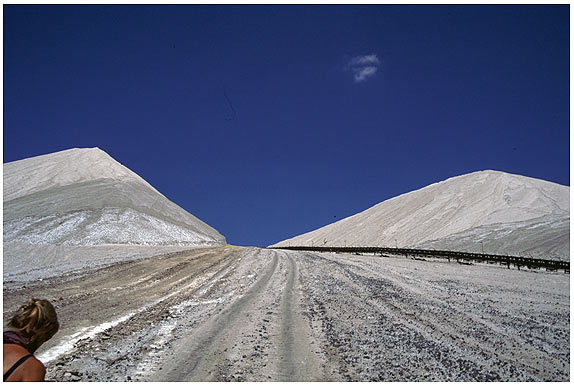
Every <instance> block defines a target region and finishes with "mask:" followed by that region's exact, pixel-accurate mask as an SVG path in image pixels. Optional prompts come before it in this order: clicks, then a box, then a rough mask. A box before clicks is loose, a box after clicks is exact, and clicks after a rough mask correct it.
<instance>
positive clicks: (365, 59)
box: [351, 54, 381, 65]
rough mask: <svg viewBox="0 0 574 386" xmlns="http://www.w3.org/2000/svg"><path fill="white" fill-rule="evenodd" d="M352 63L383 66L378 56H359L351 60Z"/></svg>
mask: <svg viewBox="0 0 574 386" xmlns="http://www.w3.org/2000/svg"><path fill="white" fill-rule="evenodd" d="M351 63H352V64H354V65H372V64H381V61H380V60H379V58H377V55H375V54H373V55H364V56H357V57H354V58H353V59H351Z"/></svg>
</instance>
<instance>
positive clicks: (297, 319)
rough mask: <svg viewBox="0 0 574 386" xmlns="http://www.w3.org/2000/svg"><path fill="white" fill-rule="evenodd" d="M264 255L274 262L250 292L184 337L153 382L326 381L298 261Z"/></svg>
mask: <svg viewBox="0 0 574 386" xmlns="http://www.w3.org/2000/svg"><path fill="white" fill-rule="evenodd" d="M259 258H262V259H263V258H267V260H268V261H269V263H268V264H267V266H266V267H264V270H262V271H261V274H260V275H259V277H258V279H257V281H256V282H255V283H254V284H253V285H252V286H251V287H250V288H249V290H247V291H246V292H245V293H244V294H243V295H241V296H239V297H237V298H236V299H235V300H233V301H232V302H230V303H229V304H227V305H226V306H225V308H223V309H222V310H221V311H220V312H219V313H218V314H217V315H215V316H214V317H213V318H211V319H210V320H208V321H206V322H205V323H204V324H203V325H202V326H201V327H199V328H198V329H197V330H196V331H194V332H193V333H192V334H190V335H189V336H187V337H185V338H184V339H182V341H181V342H180V344H178V345H177V346H176V347H174V351H175V352H177V356H173V357H172V358H171V361H172V362H171V364H170V366H169V367H168V368H167V369H164V371H161V372H158V373H155V374H153V376H152V377H151V378H150V380H157V381H160V380H161V381H179V380H188V381H221V380H248V381H249V380H251V381H255V380H264V379H272V380H277V381H302V380H312V379H318V380H319V379H321V376H320V368H319V365H318V361H319V359H318V358H317V357H316V354H315V353H314V352H312V351H311V347H312V345H311V343H310V342H309V337H310V336H311V332H310V328H309V321H308V320H305V319H304V316H303V315H304V310H303V309H302V306H301V303H300V301H301V298H302V294H301V293H300V284H299V283H298V281H299V277H298V274H297V266H296V263H295V261H294V260H293V258H292V257H289V256H288V254H286V253H281V252H278V251H261V252H260V254H259ZM316 349H317V348H316Z"/></svg>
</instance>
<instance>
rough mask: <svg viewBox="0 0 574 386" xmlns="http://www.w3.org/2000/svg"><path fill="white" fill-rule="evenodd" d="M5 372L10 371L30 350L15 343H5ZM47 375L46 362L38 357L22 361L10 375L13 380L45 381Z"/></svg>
mask: <svg viewBox="0 0 574 386" xmlns="http://www.w3.org/2000/svg"><path fill="white" fill-rule="evenodd" d="M3 354H4V358H3V359H4V366H3V367H4V373H6V372H7V371H8V369H9V368H10V367H12V366H13V365H14V364H15V363H16V362H18V360H20V359H21V358H22V357H24V356H26V355H28V354H29V352H28V350H26V349H24V348H23V347H21V346H18V345H15V344H4V345H3ZM45 375H46V369H45V367H44V364H42V362H40V361H39V360H38V359H36V357H31V358H29V359H27V360H26V361H25V362H24V363H22V364H21V365H20V366H18V368H16V370H15V371H14V373H13V374H12V375H11V376H10V378H9V379H11V380H20V381H29V382H38V381H43V380H44V376H45Z"/></svg>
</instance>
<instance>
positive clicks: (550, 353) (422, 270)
mask: <svg viewBox="0 0 574 386" xmlns="http://www.w3.org/2000/svg"><path fill="white" fill-rule="evenodd" d="M30 296H36V297H41V298H47V299H50V300H52V301H53V302H54V304H55V306H56V308H57V310H58V314H59V317H60V321H61V325H62V328H61V330H60V332H59V333H58V334H57V335H56V337H55V338H54V339H53V340H52V341H50V342H48V343H47V344H46V345H45V347H42V348H41V350H40V351H39V357H40V358H41V359H42V360H43V361H44V362H45V363H47V367H48V376H47V377H48V379H50V380H56V381H75V380H77V381H351V380H353V381H354V380H363V381H374V380H380V381H414V380H417V381H423V380H425V381H433V380H441V381H452V380H457V381H485V380H513V381H526V380H554V381H567V380H569V376H570V372H569V364H570V353H569V338H570V336H569V327H570V326H569V316H570V314H569V275H565V274H557V273H545V272H528V271H517V270H507V269H504V268H501V267H499V266H488V265H474V266H463V265H458V264H454V263H448V262H440V261H414V260H408V259H404V258H393V257H379V256H350V255H332V254H311V253H305V252H294V251H280V250H267V249H257V248H240V247H232V246H226V247H220V248H212V249H200V250H197V249H196V250H191V251H186V252H179V253H174V254H170V255H165V256H162V257H155V258H150V259H143V260H138V261H132V262H126V263H120V264H114V265H111V266H109V267H105V268H101V269H98V270H92V271H87V272H84V273H83V274H75V275H70V276H67V277H61V278H58V279H46V280H43V281H39V282H35V283H33V284H29V285H27V287H26V288H18V287H16V286H15V287H13V288H10V287H9V286H8V287H7V286H6V285H5V288H4V320H5V321H6V319H7V317H8V316H9V314H10V313H11V312H12V311H13V310H14V309H15V308H17V306H18V304H19V303H20V302H21V301H22V300H23V299H26V298H27V297H30Z"/></svg>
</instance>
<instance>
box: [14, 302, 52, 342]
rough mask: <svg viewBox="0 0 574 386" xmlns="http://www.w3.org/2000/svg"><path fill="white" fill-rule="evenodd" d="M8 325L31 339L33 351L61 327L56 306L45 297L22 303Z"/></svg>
mask: <svg viewBox="0 0 574 386" xmlns="http://www.w3.org/2000/svg"><path fill="white" fill-rule="evenodd" d="M8 326H9V327H12V328H14V329H16V330H18V331H20V332H21V333H22V334H23V335H24V336H26V337H27V338H29V339H30V350H31V351H32V352H34V351H35V350H36V349H37V348H38V347H40V346H41V345H42V343H44V342H46V341H48V340H49V339H50V338H51V337H53V336H54V334H56V332H58V329H59V328H60V324H59V323H58V317H57V315H56V310H55V309H54V306H52V304H51V303H50V302H49V301H47V300H43V299H30V300H28V301H27V302H26V303H24V304H22V306H21V307H20V308H19V309H18V311H16V313H15V314H14V316H12V319H11V320H10V323H8Z"/></svg>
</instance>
